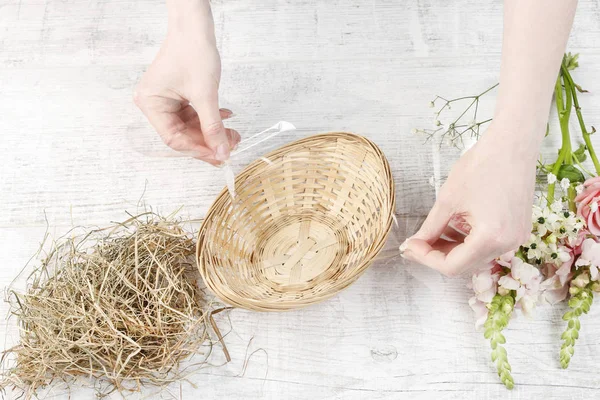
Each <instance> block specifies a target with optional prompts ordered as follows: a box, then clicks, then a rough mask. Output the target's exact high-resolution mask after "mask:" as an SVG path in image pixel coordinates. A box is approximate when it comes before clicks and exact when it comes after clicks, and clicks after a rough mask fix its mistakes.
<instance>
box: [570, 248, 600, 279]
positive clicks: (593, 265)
mask: <svg viewBox="0 0 600 400" xmlns="http://www.w3.org/2000/svg"><path fill="white" fill-rule="evenodd" d="M575 266H577V267H583V266H589V267H590V277H591V279H592V280H593V281H597V280H598V275H599V272H600V271H599V268H600V243H596V241H595V240H594V239H585V240H584V241H583V243H582V244H581V255H580V256H579V258H578V259H577V261H576V262H575Z"/></svg>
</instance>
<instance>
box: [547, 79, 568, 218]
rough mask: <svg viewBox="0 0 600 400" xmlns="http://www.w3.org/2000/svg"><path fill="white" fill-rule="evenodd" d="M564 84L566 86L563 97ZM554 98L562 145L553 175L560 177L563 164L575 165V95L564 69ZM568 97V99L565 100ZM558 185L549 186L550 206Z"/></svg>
mask: <svg viewBox="0 0 600 400" xmlns="http://www.w3.org/2000/svg"><path fill="white" fill-rule="evenodd" d="M563 83H564V86H565V90H564V94H565V96H563ZM554 97H555V101H556V111H557V112H558V120H559V122H560V132H561V138H562V143H561V146H560V150H559V154H558V159H557V160H556V163H555V164H554V167H553V168H552V173H553V174H554V175H556V176H558V173H559V172H560V167H562V165H563V164H565V165H570V164H573V149H572V148H571V134H570V132H569V119H570V118H571V108H572V107H573V94H572V92H571V84H570V82H569V80H568V78H566V77H564V76H563V69H562V68H561V70H560V73H559V74H558V77H557V78H556V84H555V86H554ZM565 97H566V98H565ZM555 187H556V184H554V183H553V184H550V185H548V206H550V205H552V203H553V202H554V191H555ZM571 203H572V199H571V196H569V208H573V207H574V204H573V205H572V204H571Z"/></svg>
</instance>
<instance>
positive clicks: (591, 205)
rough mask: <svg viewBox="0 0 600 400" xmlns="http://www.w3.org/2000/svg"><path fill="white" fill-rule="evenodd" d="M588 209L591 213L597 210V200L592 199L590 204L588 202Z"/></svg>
mask: <svg viewBox="0 0 600 400" xmlns="http://www.w3.org/2000/svg"><path fill="white" fill-rule="evenodd" d="M590 211H591V212H593V213H595V212H596V211H598V202H597V201H594V202H593V203H592V204H590Z"/></svg>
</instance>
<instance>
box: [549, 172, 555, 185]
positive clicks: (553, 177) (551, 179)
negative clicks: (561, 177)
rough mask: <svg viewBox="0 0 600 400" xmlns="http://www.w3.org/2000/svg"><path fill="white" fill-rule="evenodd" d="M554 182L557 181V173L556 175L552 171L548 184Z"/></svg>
mask: <svg viewBox="0 0 600 400" xmlns="http://www.w3.org/2000/svg"><path fill="white" fill-rule="evenodd" d="M553 183H556V175H554V174H553V173H552V172H550V173H549V174H548V184H549V185H552V184H553Z"/></svg>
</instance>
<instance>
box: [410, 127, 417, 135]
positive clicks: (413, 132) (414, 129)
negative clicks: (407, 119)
mask: <svg viewBox="0 0 600 400" xmlns="http://www.w3.org/2000/svg"><path fill="white" fill-rule="evenodd" d="M410 133H412V134H413V135H417V134H418V133H419V130H418V129H416V128H412V129H411V130H410Z"/></svg>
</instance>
